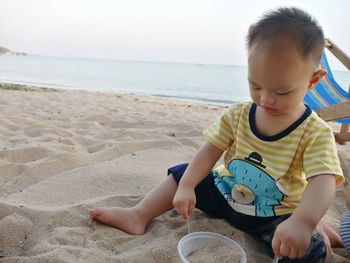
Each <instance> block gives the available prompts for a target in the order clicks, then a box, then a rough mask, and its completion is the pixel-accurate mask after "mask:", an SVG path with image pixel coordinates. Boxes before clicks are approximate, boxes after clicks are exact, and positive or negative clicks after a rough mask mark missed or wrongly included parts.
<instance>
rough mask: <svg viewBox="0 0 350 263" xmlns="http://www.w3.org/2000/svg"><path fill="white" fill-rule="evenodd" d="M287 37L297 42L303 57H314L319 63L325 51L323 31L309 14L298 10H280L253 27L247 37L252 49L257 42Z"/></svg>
mask: <svg viewBox="0 0 350 263" xmlns="http://www.w3.org/2000/svg"><path fill="white" fill-rule="evenodd" d="M278 37H286V38H288V39H291V40H295V41H296V43H297V45H298V49H299V50H300V52H301V55H302V56H303V57H308V56H309V55H312V56H313V58H314V59H315V60H316V61H317V62H319V61H320V59H321V55H322V52H323V49H324V42H325V40H324V35H323V30H322V28H321V27H320V26H319V24H318V22H317V21H316V20H315V19H314V18H313V17H311V16H310V15H309V14H308V13H307V12H305V11H303V10H301V9H298V8H294V7H293V8H286V7H282V8H278V9H277V10H272V11H269V12H267V13H265V15H264V16H263V17H262V18H261V19H260V20H259V21H258V22H256V23H255V24H253V25H251V26H250V28H249V32H248V35H247V46H248V49H250V48H251V47H252V45H253V43H254V42H255V41H258V40H267V39H276V38H278Z"/></svg>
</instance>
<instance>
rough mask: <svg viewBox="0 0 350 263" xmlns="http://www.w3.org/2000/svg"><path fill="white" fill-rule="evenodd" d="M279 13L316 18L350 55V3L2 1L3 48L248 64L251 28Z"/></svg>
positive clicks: (268, 0) (310, 0) (0, 31)
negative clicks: (286, 9)
mask: <svg viewBox="0 0 350 263" xmlns="http://www.w3.org/2000/svg"><path fill="white" fill-rule="evenodd" d="M279 6H296V7H301V8H303V9H305V10H306V11H308V12H309V13H310V14H312V15H314V16H315V17H316V18H317V19H318V21H319V22H320V24H321V25H322V26H323V28H324V31H325V35H326V36H327V37H329V38H331V39H332V40H333V41H334V42H335V43H337V44H338V45H339V46H340V47H342V48H343V49H344V51H346V52H347V53H348V54H350V34H349V28H350V19H349V13H350V1H348V0H327V1H324V0H295V1H291V0H290V1H287V0H285V1H284V0H266V1H264V0H261V1H258V0H257V1H252V0H241V1H234V0H114V1H112V0H110V1H109V0H26V1H25V0H0V46H4V47H7V48H9V49H11V50H14V51H24V52H27V53H30V54H38V55H45V56H64V57H84V58H105V59H122V60H146V61H166V62H185V63H210V64H230V65H232V64H234V65H244V64H246V50H245V35H246V32H247V29H248V27H249V25H250V24H251V23H253V22H255V21H256V20H257V19H258V18H259V17H260V16H261V14H262V13H263V12H264V11H266V10H269V9H272V8H275V7H279ZM330 60H331V63H333V64H334V65H335V67H336V68H337V69H338V68H339V69H343V68H342V66H341V65H340V64H339V63H336V62H333V60H332V59H330Z"/></svg>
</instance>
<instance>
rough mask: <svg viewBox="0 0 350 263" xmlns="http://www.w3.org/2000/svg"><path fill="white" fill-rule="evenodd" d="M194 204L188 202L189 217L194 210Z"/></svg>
mask: <svg viewBox="0 0 350 263" xmlns="http://www.w3.org/2000/svg"><path fill="white" fill-rule="evenodd" d="M195 205H196V204H195V203H194V202H190V203H189V205H188V216H190V215H191V214H192V210H193V209H194V208H195Z"/></svg>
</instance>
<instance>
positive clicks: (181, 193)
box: [173, 185, 196, 219]
mask: <svg viewBox="0 0 350 263" xmlns="http://www.w3.org/2000/svg"><path fill="white" fill-rule="evenodd" d="M173 205H174V207H175V209H176V210H177V212H178V213H179V214H180V215H182V217H183V218H184V219H187V218H188V217H189V216H190V214H191V212H192V210H193V208H194V207H195V205H196V194H195V192H194V189H193V188H192V187H187V186H181V185H179V187H178V189H177V191H176V193H175V196H174V199H173Z"/></svg>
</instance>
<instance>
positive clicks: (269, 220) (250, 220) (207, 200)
mask: <svg viewBox="0 0 350 263" xmlns="http://www.w3.org/2000/svg"><path fill="white" fill-rule="evenodd" d="M187 166H188V164H187V163H183V164H179V165H177V166H174V167H171V168H169V169H168V175H170V174H172V175H173V177H174V179H175V181H176V182H177V184H178V183H179V182H180V180H181V177H182V175H183V174H184V172H185V170H186V168H187ZM195 194H196V208H198V209H200V210H202V211H203V212H205V213H206V214H209V215H211V216H213V217H216V218H220V219H225V220H227V221H228V222H229V223H230V224H231V225H232V226H234V227H236V228H238V229H240V230H242V231H245V232H248V233H250V234H253V235H256V236H259V237H260V238H261V239H262V240H263V241H264V242H265V243H266V244H267V247H268V250H269V254H270V256H271V257H273V251H272V247H271V242H272V239H273V236H274V233H275V230H276V228H277V226H278V225H279V224H280V223H281V222H283V221H284V220H286V219H287V218H288V217H289V216H290V214H289V215H282V216H273V217H257V216H249V215H245V214H241V213H239V212H237V211H235V210H234V209H233V208H232V207H231V206H230V205H229V204H228V203H227V201H226V199H225V198H224V197H223V196H222V194H221V193H220V192H219V190H218V189H217V187H216V186H215V183H214V177H213V173H212V172H210V173H209V174H208V176H207V177H205V178H204V180H203V181H202V182H200V183H199V184H198V185H197V187H196V188H195ZM326 255H327V250H326V245H325V242H324V239H323V236H322V235H320V234H314V235H313V236H312V238H311V242H310V247H309V249H308V251H307V253H306V255H305V256H304V257H303V258H302V259H296V260H291V259H289V258H286V257H285V258H283V259H281V260H279V261H278V262H281V263H282V262H298V263H302V262H307V263H311V262H314V263H316V262H317V263H318V262H323V261H324V259H325V258H326Z"/></svg>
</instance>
